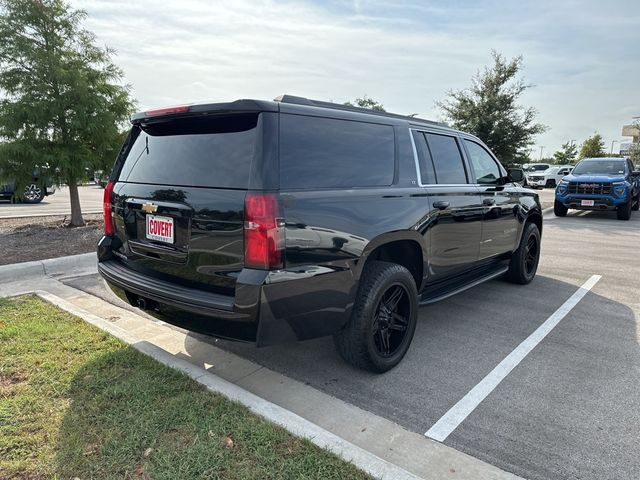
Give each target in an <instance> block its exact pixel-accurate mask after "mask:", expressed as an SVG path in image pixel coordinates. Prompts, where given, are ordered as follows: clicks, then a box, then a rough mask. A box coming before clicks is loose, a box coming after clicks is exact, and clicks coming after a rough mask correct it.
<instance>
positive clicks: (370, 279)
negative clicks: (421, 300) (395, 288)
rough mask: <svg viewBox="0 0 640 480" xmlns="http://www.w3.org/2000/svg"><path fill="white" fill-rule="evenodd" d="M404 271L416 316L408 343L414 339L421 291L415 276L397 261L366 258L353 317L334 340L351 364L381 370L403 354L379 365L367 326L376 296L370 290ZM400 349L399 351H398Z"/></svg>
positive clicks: (409, 333)
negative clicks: (385, 363)
mask: <svg viewBox="0 0 640 480" xmlns="http://www.w3.org/2000/svg"><path fill="white" fill-rule="evenodd" d="M398 275H401V276H402V277H404V278H405V279H410V280H409V281H408V282H407V283H408V285H407V286H409V285H410V287H411V288H410V289H409V295H413V299H414V302H415V303H414V305H413V307H414V308H413V317H414V318H413V320H411V319H410V320H409V327H408V329H409V330H408V331H407V333H406V335H408V344H410V343H411V339H412V337H413V333H414V331H415V325H416V317H417V307H418V301H417V298H418V292H417V289H416V286H415V281H414V280H413V276H412V275H411V273H410V272H409V270H407V269H406V268H405V267H403V266H402V265H398V264H395V263H390V262H382V261H377V260H371V261H369V262H367V264H366V265H365V267H364V271H363V272H362V275H361V279H360V285H359V287H358V293H357V294H356V301H355V303H354V305H353V310H352V313H351V318H350V319H349V321H348V322H347V324H346V325H345V326H344V327H343V328H342V329H341V330H340V331H339V332H338V333H337V334H336V335H334V337H333V339H334V344H335V346H336V350H337V351H338V353H339V354H340V356H341V357H342V358H343V359H344V360H345V361H346V362H348V363H350V364H351V365H353V366H355V367H358V368H362V369H364V370H369V371H372V372H377V373H382V372H385V371H387V370H390V369H391V368H393V367H394V366H395V365H397V364H398V363H399V362H400V360H402V357H404V354H405V353H406V349H408V346H407V347H406V348H405V349H404V350H405V351H404V352H402V354H401V355H400V358H398V359H397V361H395V362H394V363H393V364H392V365H380V364H379V363H378V364H377V363H375V362H374V360H373V359H372V357H371V355H370V353H369V350H368V345H367V327H368V322H369V321H370V312H371V310H372V309H373V308H375V305H372V303H374V302H375V301H376V300H377V295H371V292H376V291H378V290H379V289H380V288H381V287H382V286H383V285H384V284H385V283H386V282H388V280H389V279H390V277H392V276H398ZM399 353H400V352H399Z"/></svg>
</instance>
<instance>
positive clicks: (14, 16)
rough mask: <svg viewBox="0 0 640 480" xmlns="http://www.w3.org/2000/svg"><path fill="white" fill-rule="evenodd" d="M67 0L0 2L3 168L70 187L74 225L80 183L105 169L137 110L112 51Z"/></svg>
mask: <svg viewBox="0 0 640 480" xmlns="http://www.w3.org/2000/svg"><path fill="white" fill-rule="evenodd" d="M85 17H86V13H85V12H84V11H82V10H74V9H72V8H71V7H70V6H69V4H67V3H66V2H64V1H63V0H0V97H1V100H0V141H1V143H0V170H2V171H3V172H4V176H5V177H6V176H13V177H14V178H16V179H18V181H24V180H25V179H28V178H29V177H30V175H31V173H32V172H33V171H34V169H37V168H38V167H48V172H49V175H51V176H53V177H54V178H55V180H56V181H58V182H65V183H67V185H68V186H69V191H70V195H71V225H74V226H77V225H82V224H83V223H84V222H83V219H82V212H81V209H80V202H79V199H78V190H77V185H78V183H79V182H80V181H81V180H82V179H84V178H85V177H86V171H87V169H89V170H92V169H107V168H108V166H109V165H110V164H112V162H113V159H114V158H115V155H116V152H117V150H118V148H119V145H120V143H121V141H122V130H123V128H124V124H125V121H126V120H127V118H128V116H129V115H130V113H131V112H132V110H133V101H132V100H131V98H130V96H129V90H128V87H126V86H122V85H121V83H120V82H121V80H122V77H123V73H122V71H121V70H120V69H119V68H118V67H117V66H116V65H114V64H113V62H112V61H111V57H112V56H113V54H114V52H113V51H112V50H111V49H109V48H101V47H99V46H97V45H96V40H95V36H94V35H93V34H92V33H91V32H89V31H87V30H85V29H83V28H82V26H81V23H82V21H83V20H84V19H85Z"/></svg>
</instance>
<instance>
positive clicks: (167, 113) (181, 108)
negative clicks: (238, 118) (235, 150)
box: [131, 99, 279, 125]
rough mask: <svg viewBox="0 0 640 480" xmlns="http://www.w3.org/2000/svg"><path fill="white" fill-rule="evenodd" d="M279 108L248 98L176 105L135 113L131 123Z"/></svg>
mask: <svg viewBox="0 0 640 480" xmlns="http://www.w3.org/2000/svg"><path fill="white" fill-rule="evenodd" d="M278 108H279V107H278V103H276V102H269V101H264V100H246V99H243V100H236V101H234V102H227V103H206V104H197V105H175V106H172V107H163V108H158V109H152V110H147V111H144V112H138V113H135V114H133V115H132V116H131V123H133V124H134V125H135V124H139V123H146V122H149V121H154V120H158V119H165V118H167V117H171V118H173V117H179V116H191V115H206V114H208V113H216V114H218V113H226V112H230V113H239V112H277V111H278Z"/></svg>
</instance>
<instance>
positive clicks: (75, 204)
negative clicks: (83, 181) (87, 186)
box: [67, 180, 84, 227]
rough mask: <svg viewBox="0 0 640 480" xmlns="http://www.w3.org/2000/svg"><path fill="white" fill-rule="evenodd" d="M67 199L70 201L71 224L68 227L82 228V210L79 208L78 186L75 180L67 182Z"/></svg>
mask: <svg viewBox="0 0 640 480" xmlns="http://www.w3.org/2000/svg"><path fill="white" fill-rule="evenodd" d="M67 185H69V198H70V200H71V223H69V226H70V227H83V226H84V219H83V218H82V209H81V208H80V196H79V195H78V184H77V182H76V181H75V180H72V181H68V182H67Z"/></svg>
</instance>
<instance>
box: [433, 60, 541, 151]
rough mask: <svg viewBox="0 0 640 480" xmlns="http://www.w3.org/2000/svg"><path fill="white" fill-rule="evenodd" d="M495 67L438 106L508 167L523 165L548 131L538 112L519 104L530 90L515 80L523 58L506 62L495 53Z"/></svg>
mask: <svg viewBox="0 0 640 480" xmlns="http://www.w3.org/2000/svg"><path fill="white" fill-rule="evenodd" d="M491 54H492V56H493V66H491V67H485V69H484V71H483V72H478V73H477V74H476V75H475V76H474V77H473V78H472V80H471V88H469V89H466V90H456V91H453V90H452V91H449V92H447V96H448V98H447V99H446V100H445V101H443V102H436V106H437V107H439V108H440V109H441V110H442V112H443V114H444V117H445V120H446V121H448V122H449V123H450V124H451V125H452V126H453V127H455V128H457V129H460V130H464V131H466V132H469V133H472V134H474V135H475V136H477V137H478V138H480V139H481V140H482V141H483V142H484V143H486V144H487V146H488V147H489V148H490V149H491V150H492V151H493V153H495V155H496V156H497V157H498V158H500V159H501V160H502V161H503V162H504V163H506V164H513V163H519V162H521V161H522V160H523V159H524V158H525V157H526V156H527V151H528V150H529V147H530V146H531V145H532V144H533V143H534V137H535V135H537V134H539V133H542V132H544V131H545V130H546V127H545V126H544V125H542V124H541V123H536V122H535V117H536V115H537V111H536V110H535V109H534V108H532V107H529V108H525V107H523V106H521V105H519V104H518V100H519V98H520V96H521V95H522V94H523V93H524V92H525V91H526V90H527V89H528V88H530V87H531V85H528V84H526V83H524V81H523V80H522V79H518V78H516V75H517V74H518V71H519V70H520V68H521V67H522V57H521V56H520V57H516V58H514V59H512V60H509V61H507V60H506V59H505V58H504V57H503V56H502V55H500V54H498V53H497V52H495V51H492V52H491Z"/></svg>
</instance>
